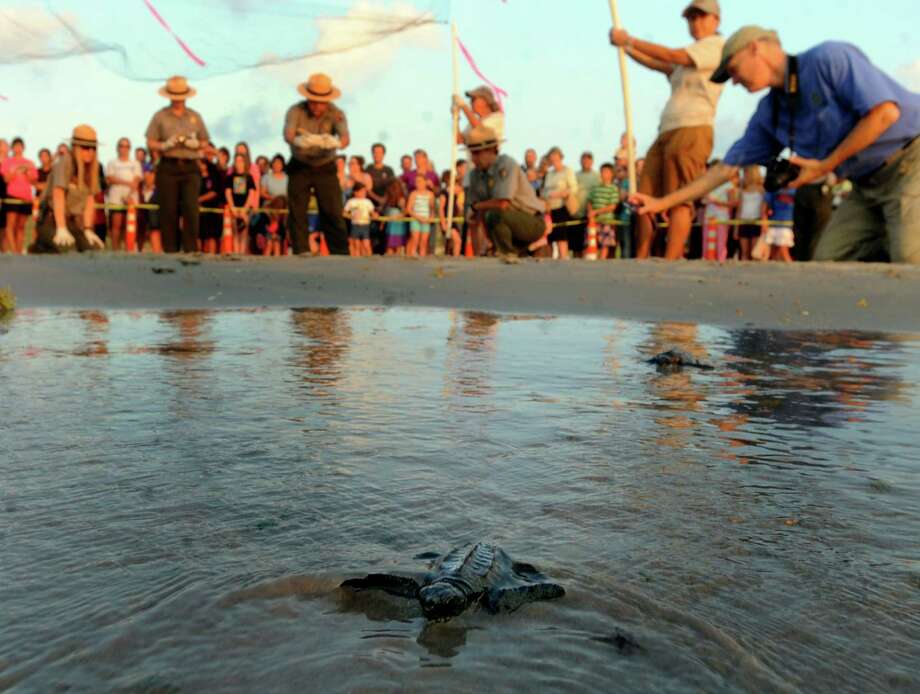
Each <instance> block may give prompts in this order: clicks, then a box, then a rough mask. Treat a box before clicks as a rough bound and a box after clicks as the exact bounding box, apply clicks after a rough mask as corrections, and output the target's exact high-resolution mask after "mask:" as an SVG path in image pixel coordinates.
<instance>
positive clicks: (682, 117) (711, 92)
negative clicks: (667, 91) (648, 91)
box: [658, 34, 725, 133]
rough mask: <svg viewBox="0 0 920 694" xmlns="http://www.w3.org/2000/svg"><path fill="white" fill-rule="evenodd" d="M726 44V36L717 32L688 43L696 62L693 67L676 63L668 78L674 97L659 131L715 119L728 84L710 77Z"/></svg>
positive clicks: (713, 121) (705, 123) (708, 123)
mask: <svg viewBox="0 0 920 694" xmlns="http://www.w3.org/2000/svg"><path fill="white" fill-rule="evenodd" d="M724 45H725V38H724V37H722V36H721V35H719V34H713V35H712V36H707V37H706V38H705V39H700V40H699V41H697V42H696V43H694V44H692V45H690V46H687V47H686V49H685V50H686V51H687V53H689V54H690V58H692V59H693V63H694V64H693V66H691V67H683V66H681V65H675V66H674V71H673V72H672V73H671V76H670V77H669V78H668V79H669V80H670V82H671V98H670V99H668V103H667V104H665V107H664V111H663V112H662V114H661V126H660V127H659V128H658V132H660V133H666V132H668V131H670V130H676V129H677V128H692V127H697V126H701V125H713V124H714V123H715V120H716V106H717V105H718V103H719V97H720V96H722V88H723V87H724V85H722V84H716V83H715V82H710V81H709V78H710V77H712V73H713V72H715V69H716V68H717V67H719V63H720V62H722V46H724Z"/></svg>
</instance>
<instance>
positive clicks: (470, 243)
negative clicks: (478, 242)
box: [463, 224, 476, 258]
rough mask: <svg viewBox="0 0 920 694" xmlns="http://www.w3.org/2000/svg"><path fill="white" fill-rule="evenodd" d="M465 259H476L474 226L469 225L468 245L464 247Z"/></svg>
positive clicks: (467, 232)
mask: <svg viewBox="0 0 920 694" xmlns="http://www.w3.org/2000/svg"><path fill="white" fill-rule="evenodd" d="M463 257H464V258H475V257H476V253H475V252H474V251H473V225H472V224H468V225H467V228H466V244H465V245H464V246H463Z"/></svg>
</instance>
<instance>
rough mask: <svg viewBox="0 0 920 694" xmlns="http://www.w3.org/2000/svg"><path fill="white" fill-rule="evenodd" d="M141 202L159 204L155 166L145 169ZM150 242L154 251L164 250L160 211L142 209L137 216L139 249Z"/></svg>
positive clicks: (142, 248) (141, 249)
mask: <svg viewBox="0 0 920 694" xmlns="http://www.w3.org/2000/svg"><path fill="white" fill-rule="evenodd" d="M140 198H141V203H142V204H144V205H157V206H158V205H159V204H160V196H159V195H158V194H157V172H156V169H154V168H153V167H151V168H149V169H147V170H146V171H144V181H143V183H141V191H140ZM148 241H149V242H150V251H151V252H152V253H162V252H163V241H162V237H161V236H160V211H159V210H158V209H153V210H147V209H145V210H141V211H140V213H139V214H138V216H137V249H138V250H139V251H141V252H143V250H144V244H145V243H147V242H148Z"/></svg>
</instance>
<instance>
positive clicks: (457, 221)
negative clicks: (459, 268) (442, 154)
mask: <svg viewBox="0 0 920 694" xmlns="http://www.w3.org/2000/svg"><path fill="white" fill-rule="evenodd" d="M458 174H459V171H458ZM449 191H450V171H445V172H444V173H443V174H441V192H440V194H439V195H438V216H439V217H440V220H441V231H442V232H444V238H445V241H446V244H445V246H446V248H445V249H444V250H445V252H446V253H447V254H448V255H452V256H454V257H456V256H459V255H460V253H461V252H462V251H463V249H462V247H461V245H460V241H461V231H462V229H463V209H464V206H465V202H466V194H465V192H464V190H463V180H462V179H461V177H460V176H459V175H458V176H457V179H456V180H455V181H454V214H453V224H452V225H451V228H450V229H448V228H447V203H448V202H449V200H448V198H449V197H450V195H449Z"/></svg>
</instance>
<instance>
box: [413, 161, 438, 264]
mask: <svg viewBox="0 0 920 694" xmlns="http://www.w3.org/2000/svg"><path fill="white" fill-rule="evenodd" d="M434 206H435V199H434V193H432V192H431V191H430V190H428V179H427V178H426V177H425V176H423V175H419V176H416V177H415V190H413V191H412V193H411V194H410V195H409V201H408V202H407V203H406V214H407V215H409V216H410V217H412V220H411V221H410V222H409V243H407V244H406V255H409V256H415V255H418V256H419V257H422V258H424V257H425V256H426V255H428V238H429V236H430V235H431V221H432V216H433V215H434Z"/></svg>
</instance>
